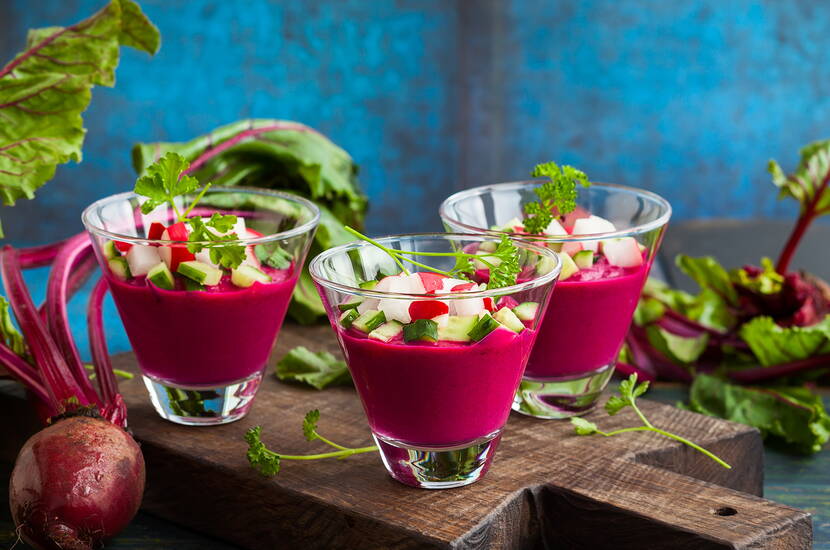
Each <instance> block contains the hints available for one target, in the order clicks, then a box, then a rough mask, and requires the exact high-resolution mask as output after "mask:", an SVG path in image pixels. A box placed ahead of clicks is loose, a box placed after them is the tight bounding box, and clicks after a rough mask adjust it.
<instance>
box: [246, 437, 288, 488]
mask: <svg viewBox="0 0 830 550" xmlns="http://www.w3.org/2000/svg"><path fill="white" fill-rule="evenodd" d="M261 434H262V426H253V427H252V428H250V429H249V430H248V431H247V432H245V441H246V442H247V443H248V452H247V453H246V456H247V457H248V462H249V463H250V464H251V466H253V467H254V469H256V470H257V471H258V472H259V473H260V474H262V475H264V476H275V475H277V474H278V473H279V472H280V455H278V454H277V453H275V452H273V451H269V450H268V449H267V448H266V447H265V444H264V443H263V442H262V440H261V439H260V436H261Z"/></svg>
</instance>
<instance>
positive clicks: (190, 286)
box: [182, 277, 205, 292]
mask: <svg viewBox="0 0 830 550" xmlns="http://www.w3.org/2000/svg"><path fill="white" fill-rule="evenodd" d="M182 282H183V283H184V289H185V290H192V291H194V292H204V290H205V285H200V284H199V283H197V282H196V281H192V280H190V279H188V278H187V277H183V278H182Z"/></svg>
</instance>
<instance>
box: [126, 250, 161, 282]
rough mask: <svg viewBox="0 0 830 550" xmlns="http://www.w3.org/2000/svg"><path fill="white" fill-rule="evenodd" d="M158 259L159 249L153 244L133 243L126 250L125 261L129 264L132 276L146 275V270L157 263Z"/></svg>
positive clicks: (159, 258)
mask: <svg viewBox="0 0 830 550" xmlns="http://www.w3.org/2000/svg"><path fill="white" fill-rule="evenodd" d="M168 250H169V249H168ZM160 261H161V257H160V256H159V249H158V248H156V247H155V246H149V245H144V244H134V245H133V246H132V248H130V250H129V251H128V252H127V263H128V264H129V265H130V273H132V275H133V276H134V277H138V276H140V275H147V272H148V271H150V269H151V268H153V267H154V266H156V265H158V263H159V262H160Z"/></svg>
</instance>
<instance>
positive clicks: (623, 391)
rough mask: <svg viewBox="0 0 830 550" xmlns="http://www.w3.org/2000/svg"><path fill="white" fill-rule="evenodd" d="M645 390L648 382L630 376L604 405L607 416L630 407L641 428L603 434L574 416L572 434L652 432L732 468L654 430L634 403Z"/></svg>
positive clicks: (717, 458) (669, 435)
mask: <svg viewBox="0 0 830 550" xmlns="http://www.w3.org/2000/svg"><path fill="white" fill-rule="evenodd" d="M646 390H648V381H645V382H641V383H639V384H638V383H637V375H636V374H632V375H631V376H629V377H628V379H627V380H623V381H622V382H620V387H619V395H618V396H617V395H614V396H611V398H609V399H608V401H607V402H606V403H605V410H606V411H608V414H610V415H612V416H613V415H615V414H617V413H618V412H620V411H621V410H623V409H624V408H626V407H631V408H632V409H634V412H635V413H636V414H637V416H638V417H640V420H641V421H642V423H643V425H642V426H633V427H631V428H621V429H619V430H614V431H611V432H604V431H602V430H600V429H599V428H598V427H597V425H596V424H594V423H593V422H590V421H588V420H585V419H584V418H581V417H578V416H576V417H573V418H571V424H573V426H574V432H576V434H577V435H591V434H599V435H603V436H605V437H611V436H614V435H618V434H622V433H628V432H654V433H657V434H660V435H662V436H664V437H668V438H670V439H674V440H675V441H679V442H680V443H683V444H684V445H688V446H689V447H691V448H693V449H695V450H696V451H699V452H701V453H703V454H704V455H706V456H708V457H709V458H711V459H712V460H714V461H715V462H717V463H718V464H720V465H721V466H723V467H724V468H729V469H731V468H732V466H730V465H729V464H727V463H726V462H724V461H723V460H721V459H720V458H719V457H717V456H716V455H714V454H713V453H711V452H710V451H707V450H706V449H704V448H703V447H701V446H700V445H698V444H697V443H693V442H691V441H689V440H688V439H686V438H684V437H680V436H679V435H677V434H673V433H671V432H667V431H665V430H662V429H660V428H656V427H655V426H654V425H653V424H652V423H651V422H649V420H648V418H646V417H645V415H644V414H643V412H642V411H641V410H640V408H639V407H638V406H637V403H636V401H637V398H638V397H640V396H641V395H643V394H644V393H645V392H646Z"/></svg>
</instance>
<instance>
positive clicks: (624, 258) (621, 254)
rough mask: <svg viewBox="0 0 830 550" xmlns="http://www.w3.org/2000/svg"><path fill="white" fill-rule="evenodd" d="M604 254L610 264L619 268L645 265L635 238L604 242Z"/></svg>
mask: <svg viewBox="0 0 830 550" xmlns="http://www.w3.org/2000/svg"><path fill="white" fill-rule="evenodd" d="M602 253H603V254H605V258H606V259H607V260H608V263H610V264H611V265H615V266H617V267H637V266H640V265H643V253H642V251H640V246H639V245H638V244H637V240H636V239H635V238H634V237H623V238H621V239H607V240H605V241H602Z"/></svg>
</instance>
